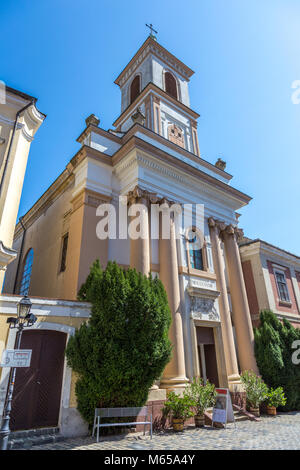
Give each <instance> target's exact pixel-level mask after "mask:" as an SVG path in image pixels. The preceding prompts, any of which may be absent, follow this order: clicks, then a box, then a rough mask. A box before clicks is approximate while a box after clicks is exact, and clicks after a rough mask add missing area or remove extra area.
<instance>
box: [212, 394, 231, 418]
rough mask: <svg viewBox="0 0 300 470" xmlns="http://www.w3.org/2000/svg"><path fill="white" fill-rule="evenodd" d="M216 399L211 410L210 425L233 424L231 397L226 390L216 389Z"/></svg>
mask: <svg viewBox="0 0 300 470" xmlns="http://www.w3.org/2000/svg"><path fill="white" fill-rule="evenodd" d="M216 392H217V397H216V403H215V406H214V408H213V416H212V423H222V424H226V423H234V414H233V408H232V402H231V396H230V393H229V390H228V388H216Z"/></svg>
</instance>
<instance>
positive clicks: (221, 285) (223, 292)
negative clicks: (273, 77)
mask: <svg viewBox="0 0 300 470" xmlns="http://www.w3.org/2000/svg"><path fill="white" fill-rule="evenodd" d="M208 225H209V228H210V237H211V243H212V249H213V250H212V251H213V260H214V268H215V273H216V275H217V289H218V290H219V291H220V296H219V308H220V316H221V329H222V337H223V343H224V353H225V362H226V369H227V375H228V381H229V385H230V384H234V383H240V376H239V370H238V364H237V357H236V350H235V344H234V337H233V330H232V323H231V315H230V307H229V302H228V295H227V286H226V279H225V265H224V260H223V256H222V253H221V247H220V237H219V227H218V224H217V221H215V220H214V219H213V218H212V217H211V218H209V219H208Z"/></svg>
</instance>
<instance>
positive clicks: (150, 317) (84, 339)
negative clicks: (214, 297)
mask: <svg viewBox="0 0 300 470" xmlns="http://www.w3.org/2000/svg"><path fill="white" fill-rule="evenodd" d="M78 299H79V300H83V301H87V302H90V303H91V305H92V308H91V317H90V320H89V322H88V323H84V324H82V325H81V327H80V328H79V329H78V330H77V331H76V333H75V335H74V336H73V337H71V338H70V340H69V342H68V345H67V349H66V355H67V361H68V365H69V366H70V367H72V369H73V370H74V371H75V372H76V373H77V374H78V380H77V383H76V389H75V391H76V396H77V402H78V410H79V411H80V413H81V414H82V416H83V417H84V418H85V420H86V421H88V422H89V423H90V424H92V422H93V417H94V409H95V408H96V407H104V408H106V407H123V406H142V405H144V404H145V402H146V401H147V396H148V391H149V388H150V387H151V386H152V385H153V383H154V381H155V380H157V379H158V378H159V377H160V375H161V373H162V372H163V370H164V368H165V366H166V364H167V363H168V361H169V360H170V357H171V343H170V341H169V339H168V330H169V327H170V323H171V315H170V309H169V306H168V300H167V295H166V292H165V289H164V287H163V284H162V283H161V281H160V280H159V279H157V278H155V279H152V277H151V275H149V277H147V276H144V275H142V274H140V273H137V272H136V271H135V270H134V269H128V270H124V269H122V268H120V267H119V266H118V265H117V264H116V263H115V262H114V263H112V262H109V263H108V265H107V267H106V269H105V270H102V269H101V267H100V263H99V261H96V262H95V263H94V264H93V265H92V267H91V270H90V274H89V276H88V278H87V280H86V282H85V283H84V284H83V286H82V287H81V288H80V291H79V294H78Z"/></svg>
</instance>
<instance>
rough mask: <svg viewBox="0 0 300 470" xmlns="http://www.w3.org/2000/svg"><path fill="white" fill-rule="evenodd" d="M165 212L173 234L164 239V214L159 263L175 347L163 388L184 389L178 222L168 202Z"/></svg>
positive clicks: (170, 335)
mask: <svg viewBox="0 0 300 470" xmlns="http://www.w3.org/2000/svg"><path fill="white" fill-rule="evenodd" d="M161 209H162V211H164V210H166V211H168V217H170V233H169V237H168V239H164V238H162V216H163V215H162V214H160V237H159V264H160V279H161V281H162V283H163V284H164V287H165V289H166V292H167V296H168V300H169V306H170V310H171V314H172V323H171V327H170V330H169V338H170V340H171V342H172V345H173V351H172V358H171V360H170V362H169V363H168V364H167V366H166V368H165V370H164V372H163V376H162V379H161V381H160V387H161V388H167V389H178V388H179V389H180V388H184V387H185V385H186V383H187V382H188V379H187V377H186V373H185V359H184V344H183V329H182V318H181V313H180V290H179V275H178V261H177V248H176V236H175V222H174V218H173V217H172V215H170V212H169V204H168V203H167V202H166V201H165V200H164V204H163V207H161Z"/></svg>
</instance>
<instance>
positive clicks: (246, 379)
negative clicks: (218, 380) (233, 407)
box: [241, 370, 268, 416]
mask: <svg viewBox="0 0 300 470" xmlns="http://www.w3.org/2000/svg"><path fill="white" fill-rule="evenodd" d="M241 380H242V383H243V385H244V388H245V392H246V394H247V403H248V406H249V411H250V413H252V414H253V415H254V416H260V412H259V405H260V404H261V403H262V402H263V401H264V400H265V399H266V396H267V393H268V387H267V385H266V384H265V383H264V381H263V380H262V378H261V377H259V376H258V375H256V374H255V372H253V371H252V370H245V371H244V372H243V373H242V374H241Z"/></svg>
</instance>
